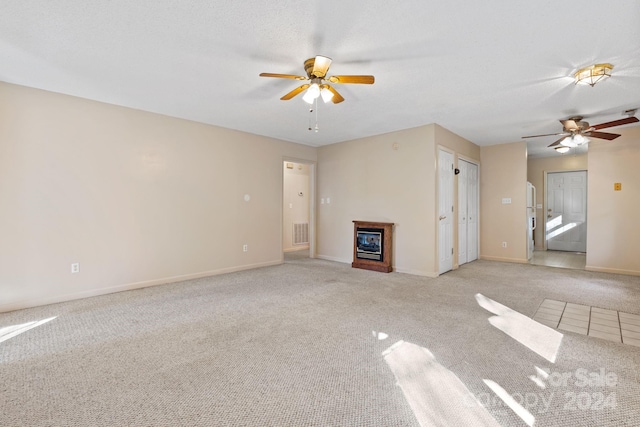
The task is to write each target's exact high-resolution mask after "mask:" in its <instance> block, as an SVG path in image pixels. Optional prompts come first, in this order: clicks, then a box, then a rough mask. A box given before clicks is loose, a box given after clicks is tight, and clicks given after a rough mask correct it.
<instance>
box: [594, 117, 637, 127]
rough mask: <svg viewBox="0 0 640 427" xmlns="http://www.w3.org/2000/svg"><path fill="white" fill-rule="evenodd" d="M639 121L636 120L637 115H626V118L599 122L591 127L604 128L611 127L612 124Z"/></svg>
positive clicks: (618, 124) (617, 124)
mask: <svg viewBox="0 0 640 427" xmlns="http://www.w3.org/2000/svg"><path fill="white" fill-rule="evenodd" d="M639 121H640V120H638V118H637V117H627V118H626V119H620V120H614V121H612V122H606V123H600V124H599V125H593V126H592V127H593V128H594V129H605V128H612V127H614V126H622V125H628V124H629V123H636V122H639Z"/></svg>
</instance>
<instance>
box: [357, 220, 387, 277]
mask: <svg viewBox="0 0 640 427" xmlns="http://www.w3.org/2000/svg"><path fill="white" fill-rule="evenodd" d="M353 223H354V235H353V263H352V264H351V266H352V267H354V268H364V269H367V270H374V271H381V272H385V273H389V272H390V271H392V270H393V268H392V267H391V237H392V230H393V223H388V222H366V221H353Z"/></svg>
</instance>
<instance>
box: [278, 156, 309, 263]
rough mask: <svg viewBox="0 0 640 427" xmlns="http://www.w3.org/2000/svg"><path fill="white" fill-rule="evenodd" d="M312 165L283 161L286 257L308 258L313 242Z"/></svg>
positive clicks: (283, 241) (283, 237)
mask: <svg viewBox="0 0 640 427" xmlns="http://www.w3.org/2000/svg"><path fill="white" fill-rule="evenodd" d="M313 171H314V168H313V165H312V164H306V163H300V162H295V161H284V162H283V179H282V183H283V185H282V251H283V253H284V254H285V255H284V258H285V259H289V258H291V259H300V258H309V257H313V256H314V255H313V254H312V253H311V252H312V251H311V250H310V249H311V243H312V241H313V225H312V224H313V223H312V218H313V213H312V200H313V195H312V194H311V193H312V192H311V188H312V186H311V183H312V180H313V177H312V173H313Z"/></svg>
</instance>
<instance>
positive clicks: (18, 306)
mask: <svg viewBox="0 0 640 427" xmlns="http://www.w3.org/2000/svg"><path fill="white" fill-rule="evenodd" d="M280 264H282V261H281V260H278V261H267V262H261V263H257V264H249V265H242V266H236V267H228V268H221V269H218V270H210V271H203V272H200V273H192V274H183V275H180V276H172V277H165V278H162V279H153V280H145V281H142V282H135V283H126V284H122V285H116V286H109V287H105V288H99V289H90V290H86V291H81V292H75V293H71V294H64V295H55V296H49V297H44V298H33V299H26V300H22V301H17V302H12V303H8V304H2V305H0V313H5V312H8V311H14V310H22V309H25V308H31V307H38V306H41V305H48V304H56V303H59V302H65V301H73V300H77V299H83V298H90V297H95V296H100V295H106V294H113V293H116V292H123V291H131V290H134V289H141V288H148V287H150V286H158V285H166V284H167V283H174V282H182V281H185V280H193V279H199V278H201V277H208V276H218V275H220V274H227V273H235V272H237V271H243V270H251V269H254V268H261V267H271V266H274V265H280Z"/></svg>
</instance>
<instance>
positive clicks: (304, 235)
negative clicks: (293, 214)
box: [293, 222, 309, 245]
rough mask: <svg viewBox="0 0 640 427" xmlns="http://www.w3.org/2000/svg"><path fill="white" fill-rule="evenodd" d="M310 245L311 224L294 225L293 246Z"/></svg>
mask: <svg viewBox="0 0 640 427" xmlns="http://www.w3.org/2000/svg"><path fill="white" fill-rule="evenodd" d="M308 243H309V223H308V222H302V223H299V224H293V244H294V245H305V244H308Z"/></svg>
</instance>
